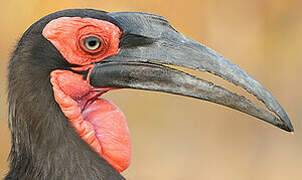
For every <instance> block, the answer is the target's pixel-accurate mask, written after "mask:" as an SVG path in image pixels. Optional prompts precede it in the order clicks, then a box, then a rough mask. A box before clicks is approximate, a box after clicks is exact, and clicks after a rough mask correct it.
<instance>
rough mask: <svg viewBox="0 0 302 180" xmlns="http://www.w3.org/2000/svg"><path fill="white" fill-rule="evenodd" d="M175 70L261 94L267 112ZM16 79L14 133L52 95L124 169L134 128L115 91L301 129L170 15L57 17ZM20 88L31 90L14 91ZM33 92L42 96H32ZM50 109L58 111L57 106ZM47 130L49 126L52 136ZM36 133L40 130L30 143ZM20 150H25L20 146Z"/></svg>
mask: <svg viewBox="0 0 302 180" xmlns="http://www.w3.org/2000/svg"><path fill="white" fill-rule="evenodd" d="M167 65H174V66H180V67H185V68H190V69H195V70H199V71H206V72H209V73H212V74H214V75H216V76H219V77H221V78H223V79H225V80H227V81H229V82H231V83H233V84H235V85H238V86H240V87H242V88H243V89H245V90H246V91H247V92H249V93H251V94H252V95H254V96H255V97H256V98H257V99H258V100H259V101H261V102H263V103H264V104H265V106H266V107H267V110H265V109H263V108H261V107H259V106H258V105H256V104H254V103H253V102H251V101H249V100H248V99H247V98H245V97H244V96H240V95H237V94H236V93H233V92H230V91H229V90H227V89H225V88H223V87H221V86H217V85H215V84H213V83H211V82H209V81H206V80H203V79H200V78H198V77H195V76H193V75H190V74H188V73H185V72H182V71H180V70H177V69H174V68H171V67H170V66H167ZM9 80H10V84H9V93H10V96H11V97H10V106H11V107H10V116H11V122H10V125H11V128H12V129H13V128H14V127H13V126H17V125H18V122H15V121H13V120H12V119H13V118H14V117H15V116H16V113H18V112H15V111H17V110H16V109H18V105H19V104H22V103H21V102H22V99H23V98H24V99H26V98H27V99H28V102H29V101H30V100H32V101H33V102H41V103H42V101H38V100H37V99H38V98H43V97H41V96H42V95H43V93H45V92H47V91H48V90H49V91H50V94H51V96H46V97H45V98H44V101H52V102H54V104H55V106H56V107H58V108H57V109H58V110H59V111H60V112H61V114H63V115H64V117H65V119H67V120H68V124H69V125H70V126H71V127H72V128H73V130H74V131H75V132H76V133H77V135H78V136H79V137H80V138H81V139H82V140H84V142H86V143H87V144H89V145H90V147H91V149H93V150H94V151H95V152H97V153H98V154H99V155H101V157H103V158H104V159H106V160H107V161H108V162H109V164H111V165H112V166H113V167H114V168H115V169H116V170H118V171H119V172H120V171H123V170H124V169H126V168H127V167H128V165H129V163H130V138H129V132H128V128H127V125H126V122H125V117H124V115H123V114H122V112H121V111H120V110H119V109H118V108H117V107H116V106H115V105H113V104H112V103H110V102H109V101H107V100H104V99H101V98H99V97H100V96H101V95H102V94H104V93H105V92H107V91H110V90H114V89H120V88H133V89H142V90H151V91H162V92H166V93H172V94H177V95H182V96H188V97H193V98H197V99H201V100H206V101H209V102H213V103H216V104H220V105H223V106H227V107H230V108H232V109H236V110H238V111H241V112H243V113H246V114H249V115H251V116H254V117H256V118H258V119H261V120H263V121H265V122H268V123H270V124H272V125H274V126H277V127H279V128H281V129H283V130H285V131H289V132H291V131H293V127H292V125H291V122H290V120H289V118H288V116H287V114H286V112H285V111H284V110H283V108H282V107H281V105H280V104H279V103H278V102H277V100H276V99H275V98H274V97H273V96H272V95H271V94H270V93H269V92H268V91H267V90H266V89H265V88H264V87H263V86H262V85H261V84H260V83H259V82H257V81H256V80H254V79H253V78H252V77H251V76H250V75H248V74H247V73H246V72H245V71H243V70H242V69H240V68H239V67H238V66H237V65H235V64H233V63H232V62H230V61H229V60H227V59H226V58H224V57H223V56H221V55H219V54H218V53H216V52H215V51H213V50H211V49H209V48H208V47H206V46H204V45H202V44H201V43H198V42H196V41H193V40H191V39H189V38H188V37H186V36H185V35H183V34H181V33H180V32H178V31H177V30H175V29H174V28H173V27H172V26H171V25H170V24H169V22H168V21H167V20H166V19H165V18H163V17H161V16H157V15H153V14H147V13H141V12H114V13H107V12H103V11H97V10H90V9H74V10H64V11H59V12H56V13H53V14H50V15H48V16H46V17H44V18H42V19H41V20H39V21H38V22H36V23H35V24H33V25H32V26H31V27H30V28H29V29H28V30H27V31H26V32H25V33H24V35H23V36H22V38H21V40H20V41H19V43H18V46H17V48H16V50H15V52H14V54H13V56H12V59H11V62H10V74H9ZM18 83H19V84H22V85H20V86H18V87H24V89H22V90H20V89H18V88H14V87H16V86H17V85H16V84H18ZM44 86H45V88H43V87H44ZM27 87H29V88H31V89H34V91H35V92H37V93H38V94H39V95H40V97H36V96H34V95H24V91H26V88H27ZM46 87H49V89H47V88H46ZM16 93H20V94H22V93H23V95H19V96H17V95H14V94H16ZM28 93H32V92H30V91H29V92H28ZM28 96H29V97H28ZM48 97H50V98H52V99H48ZM23 105H24V104H23ZM46 105H49V107H51V103H48V104H47V103H46ZM24 106H25V105H24ZM20 108H21V107H19V109H20ZM22 108H23V109H22ZM22 108H21V109H22V110H23V111H25V110H24V109H26V108H27V110H30V111H32V112H27V114H28V113H31V115H30V117H31V118H32V119H33V117H34V114H35V112H34V111H42V109H41V108H42V105H41V104H38V105H37V106H35V108H31V107H22ZM22 110H19V111H20V112H21V111H22ZM49 111H51V110H49ZM40 113H41V112H40ZM41 117H42V115H41ZM31 122H33V121H31ZM51 123H60V122H58V120H56V121H55V120H53V121H52V120H48V121H47V123H46V124H47V125H48V126H47V127H51V125H50V124H51ZM26 126H27V127H28V128H31V126H34V127H35V129H34V128H33V131H35V130H36V129H39V128H42V125H41V122H40V121H35V122H34V125H33V124H30V122H28V123H27V124H26ZM47 127H43V128H44V130H45V131H47V130H48V129H47ZM58 129H60V127H58ZM55 131H56V129H53V132H52V133H54V134H55V133H56V132H55ZM34 136H35V133H33V134H32V137H30V138H33V137H34ZM13 138H14V137H13ZM80 138H79V139H80ZM36 139H39V137H36ZM15 141H18V142H19V139H18V138H15ZM15 146H16V147H15V149H17V146H18V143H16V145H15Z"/></svg>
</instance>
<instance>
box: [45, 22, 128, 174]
mask: <svg viewBox="0 0 302 180" xmlns="http://www.w3.org/2000/svg"><path fill="white" fill-rule="evenodd" d="M120 35H121V31H120V30H119V28H118V27H116V26H115V25H113V24H111V23H109V22H107V21H102V20H97V19H92V18H79V17H62V18H58V19H56V20H53V21H51V22H50V23H48V24H47V25H46V27H45V28H44V30H43V36H44V37H45V38H46V39H48V40H49V41H50V42H51V43H52V44H53V45H54V46H55V47H56V48H57V49H58V50H59V51H60V53H61V54H62V56H63V57H64V58H65V59H66V60H67V61H68V62H69V63H71V64H77V65H80V68H78V69H77V68H74V70H75V71H76V70H88V69H89V68H92V67H93V66H94V65H92V63H94V62H99V61H101V60H103V59H104V58H106V57H108V56H112V55H114V54H116V53H118V50H119V49H118V44H119V37H120ZM87 36H95V37H98V38H100V39H101V42H102V45H101V46H100V48H99V49H98V50H97V51H96V53H87V52H86V51H85V49H84V50H83V48H81V43H83V42H82V40H81V39H82V38H83V37H87ZM88 77H89V73H88ZM87 79H89V78H87ZM50 82H51V84H52V86H53V92H54V97H55V100H56V102H57V103H58V104H59V106H60V108H61V110H62V112H63V113H64V115H65V116H66V117H67V118H68V119H69V120H70V123H71V125H72V126H73V127H74V129H75V131H76V132H77V133H78V135H79V136H80V137H81V138H82V139H83V140H84V141H85V142H87V143H88V144H89V145H90V147H91V148H92V149H94V151H96V152H97V153H98V154H99V155H101V156H102V157H103V158H105V159H106V160H107V161H108V162H109V163H110V164H111V165H112V166H113V167H114V168H115V169H116V170H117V171H119V172H121V171H123V170H125V169H126V168H127V167H128V166H129V165H130V158H131V144H130V134H129V130H128V127H127V124H126V118H125V116H124V114H123V113H122V112H121V110H120V109H119V108H118V107H116V106H115V105H114V104H112V103H111V102H109V101H107V100H105V99H101V98H99V96H101V95H102V94H103V93H105V92H107V91H108V90H110V89H96V88H94V87H92V86H91V85H90V84H89V82H88V81H87V80H85V79H83V76H82V75H80V74H77V73H74V72H72V71H68V70H54V71H52V72H51V74H50Z"/></svg>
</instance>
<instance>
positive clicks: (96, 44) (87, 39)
mask: <svg viewBox="0 0 302 180" xmlns="http://www.w3.org/2000/svg"><path fill="white" fill-rule="evenodd" d="M103 44H104V42H103V41H102V39H101V38H99V37H98V36H95V35H86V36H83V37H81V38H80V47H81V49H82V50H84V51H85V52H87V53H89V54H93V55H94V54H97V53H99V52H101V51H102V50H103Z"/></svg>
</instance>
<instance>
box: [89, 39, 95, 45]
mask: <svg viewBox="0 0 302 180" xmlns="http://www.w3.org/2000/svg"><path fill="white" fill-rule="evenodd" d="M96 43H97V41H96V40H90V41H89V42H88V44H89V46H95V45H96Z"/></svg>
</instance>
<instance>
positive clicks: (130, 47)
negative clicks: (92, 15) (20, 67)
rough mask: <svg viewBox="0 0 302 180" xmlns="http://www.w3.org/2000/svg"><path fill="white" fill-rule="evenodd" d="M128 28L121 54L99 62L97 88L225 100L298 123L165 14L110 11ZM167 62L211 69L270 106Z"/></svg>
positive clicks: (283, 123)
mask: <svg viewBox="0 0 302 180" xmlns="http://www.w3.org/2000/svg"><path fill="white" fill-rule="evenodd" d="M108 15H109V16H111V17H113V18H114V19H115V20H116V21H117V23H118V26H119V27H120V28H121V29H122V30H123V35H122V37H121V41H120V51H119V53H118V54H117V55H115V56H111V57H109V58H106V59H104V60H103V61H101V63H98V64H96V66H95V68H94V69H93V70H92V72H91V74H90V83H91V85H92V86H94V87H98V88H101V87H112V88H134V89H143V90H152V91H163V92H167V93H173V94H178V95H183V96H189V97H194V98H198V99H202V100H206V101H210V102H213V103H217V104H221V105H224V106H227V107H230V108H232V109H236V110H238V111H241V112H244V113H246V114H249V115H251V116H254V117H256V118H259V119H261V120H263V121H266V122H268V123H270V124H273V125H275V126H277V127H279V128H281V129H283V130H285V131H289V132H292V131H293V126H292V124H291V122H290V120H289V118H288V116H287V114H286V112H285V111H284V109H283V108H282V107H281V105H280V104H279V103H278V101H277V100H276V99H275V98H274V97H273V96H272V95H271V94H270V92H268V91H267V90H266V89H265V88H264V87H263V86H262V85H261V84H260V83H259V82H257V81H256V80H254V79H253V78H252V77H251V76H250V75H249V74H247V73H246V72H245V71H243V70H242V69H240V68H239V67H238V66H237V65H235V64H233V63H232V62H230V61H229V60H227V59H226V58H224V57H223V56H221V55H219V54H218V53H216V52H215V51H213V50H211V49H209V48H208V47H206V46H204V45H202V44H200V43H198V42H196V41H193V40H191V39H189V38H188V37H186V36H184V35H183V34H181V33H179V32H178V31H176V30H175V29H174V28H173V27H172V26H171V25H170V24H169V22H168V21H167V20H166V19H164V18H163V17H161V16H156V15H152V14H147V13H140V12H116V13H108ZM164 65H175V66H181V67H186V68H191V69H196V70H199V71H206V72H209V73H212V74H214V75H216V76H219V77H221V78H223V79H225V80H227V81H229V82H231V83H233V84H235V85H238V86H240V87H242V88H244V89H245V90H246V91H248V92H249V93H251V94H253V95H254V96H255V97H256V98H257V99H258V100H259V101H261V102H263V103H264V104H265V106H266V107H267V109H268V110H269V111H271V112H272V113H271V112H269V111H268V110H265V109H263V108H261V107H259V106H258V105H256V104H254V103H252V102H251V101H249V100H248V99H246V98H245V97H243V96H239V95H237V94H235V93H233V92H230V91H228V90H226V89H224V88H223V87H220V86H216V85H214V84H213V83H211V82H208V81H205V80H202V79H200V78H197V77H195V76H193V75H190V74H187V73H185V72H182V71H179V70H177V69H173V68H170V67H167V66H164Z"/></svg>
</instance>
